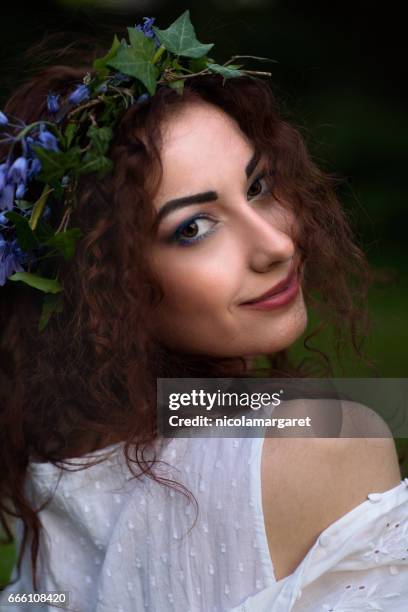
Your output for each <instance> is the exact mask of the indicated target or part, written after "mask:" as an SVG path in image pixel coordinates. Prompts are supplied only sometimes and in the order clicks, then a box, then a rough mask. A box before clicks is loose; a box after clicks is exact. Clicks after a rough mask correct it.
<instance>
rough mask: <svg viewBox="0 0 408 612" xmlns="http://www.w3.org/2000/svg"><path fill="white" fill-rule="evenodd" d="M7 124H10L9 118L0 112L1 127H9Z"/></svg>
mask: <svg viewBox="0 0 408 612" xmlns="http://www.w3.org/2000/svg"><path fill="white" fill-rule="evenodd" d="M7 124H8V118H7V116H6V115H5V114H4V113H2V112H1V111H0V125H7Z"/></svg>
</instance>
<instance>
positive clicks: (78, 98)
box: [68, 85, 90, 104]
mask: <svg viewBox="0 0 408 612" xmlns="http://www.w3.org/2000/svg"><path fill="white" fill-rule="evenodd" d="M89 98H90V92H89V87H88V85H78V87H77V88H76V89H74V91H73V92H72V93H71V94H70V95H69V96H68V101H69V102H71V104H81V102H85V101H86V100H89Z"/></svg>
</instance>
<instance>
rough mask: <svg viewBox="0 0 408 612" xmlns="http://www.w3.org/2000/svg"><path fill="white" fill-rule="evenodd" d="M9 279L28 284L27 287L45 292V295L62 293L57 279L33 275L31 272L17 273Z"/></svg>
mask: <svg viewBox="0 0 408 612" xmlns="http://www.w3.org/2000/svg"><path fill="white" fill-rule="evenodd" d="M9 279H10V280H13V281H21V282H23V283H26V285H30V287H34V288H35V289H39V290H40V291H44V293H59V292H60V291H62V286H61V285H60V283H59V282H58V281H57V280H56V279H54V278H44V277H43V276H39V275H38V274H32V273H31V272H15V273H14V274H12V275H11V276H9Z"/></svg>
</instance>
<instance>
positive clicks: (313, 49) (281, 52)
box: [0, 0, 408, 584]
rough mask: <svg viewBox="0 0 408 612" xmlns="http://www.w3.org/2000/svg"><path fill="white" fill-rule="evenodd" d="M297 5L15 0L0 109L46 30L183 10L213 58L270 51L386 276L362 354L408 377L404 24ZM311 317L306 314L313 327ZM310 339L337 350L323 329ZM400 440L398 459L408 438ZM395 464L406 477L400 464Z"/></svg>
mask: <svg viewBox="0 0 408 612" xmlns="http://www.w3.org/2000/svg"><path fill="white" fill-rule="evenodd" d="M299 5H301V3H299V2H294V1H291V2H283V1H279V0H211V1H207V2H203V1H202V0H200V1H198V0H196V1H194V2H189V3H186V2H174V1H172V2H171V3H170V2H168V1H164V0H153V1H149V0H142V1H137V0H94V1H93V0H60V1H58V0H54V1H51V0H49V1H43V2H41V3H38V2H35V1H33V2H31V3H30V4H24V5H23V4H22V2H20V1H18V0H15V1H14V2H13V3H9V4H8V5H7V6H6V7H4V8H3V10H2V16H1V23H0V33H1V35H0V45H1V53H0V72H1V81H0V82H1V92H0V109H1V107H2V105H3V103H4V100H5V99H6V97H7V95H8V94H9V92H10V91H11V90H12V89H13V87H14V86H15V85H16V84H18V83H19V82H20V81H21V80H22V79H24V76H25V73H26V69H27V65H26V59H25V58H24V57H23V55H22V54H23V52H24V51H25V50H26V49H27V48H28V47H29V46H30V44H32V43H34V42H36V41H39V40H41V39H42V38H43V37H44V36H45V35H48V34H52V33H53V32H60V31H64V32H67V33H68V35H69V36H70V37H71V38H72V40H75V39H77V38H79V37H80V36H81V35H100V36H101V37H102V40H103V41H105V43H106V46H107V47H108V46H109V45H110V42H111V39H112V31H116V32H118V33H119V34H121V35H122V36H124V35H125V28H126V27H127V26H130V25H134V24H136V23H139V22H140V21H141V20H142V17H143V16H155V17H156V19H157V24H158V25H159V26H160V27H162V28H166V27H167V26H168V25H169V24H170V23H171V22H172V21H173V20H174V19H175V18H176V17H177V16H178V15H179V14H181V13H182V12H183V11H184V10H185V9H187V8H189V9H190V12H191V19H192V22H193V24H194V25H195V27H196V31H197V35H198V38H199V39H200V40H201V41H202V42H204V43H208V42H214V43H215V52H214V56H215V57H216V58H217V59H218V60H219V61H220V63H221V61H222V60H225V59H228V58H229V57H230V56H231V55H233V54H235V53H237V54H238V53H248V54H252V55H259V56H265V57H271V58H274V59H276V60H277V62H278V63H276V64H267V65H265V69H266V70H272V72H273V77H272V80H273V84H274V90H275V92H276V95H277V96H278V98H279V99H280V100H281V102H282V107H283V109H284V110H285V112H286V113H288V114H289V117H290V118H291V120H292V121H293V122H294V123H295V124H296V125H298V126H302V133H303V134H304V136H305V138H306V140H307V143H308V145H309V148H310V150H311V151H312V153H313V156H314V159H315V161H316V162H317V163H318V164H319V165H320V166H321V167H322V168H324V169H326V170H328V171H329V172H332V173H335V174H336V175H337V176H339V177H343V178H344V182H343V185H342V187H341V194H340V195H341V198H342V201H343V203H344V206H345V207H346V209H347V211H348V213H349V216H350V219H351V221H352V224H353V227H354V231H355V234H356V236H357V238H358V240H359V242H360V244H361V246H362V247H363V249H364V250H365V252H366V253H367V256H368V259H369V261H370V263H371V264H372V266H374V267H375V268H376V269H377V271H378V273H379V276H381V275H383V274H384V273H387V275H388V276H390V277H391V278H392V279H393V280H392V281H391V282H388V283H378V284H377V285H376V286H375V287H373V289H372V290H371V294H370V311H371V314H372V317H373V321H374V326H373V331H372V333H371V335H370V337H369V338H367V345H366V352H367V354H368V356H369V357H370V358H371V359H372V360H373V361H374V362H375V363H376V366H377V368H378V371H379V374H380V376H382V377H391V378H393V377H396V378H397V377H407V376H408V360H407V345H408V329H407V325H406V312H407V310H408V272H407V268H406V264H405V262H406V259H407V257H406V255H407V248H406V232H407V227H408V224H407V213H406V203H407V195H408V187H407V182H406V178H407V177H406V161H407V160H406V151H407V147H406V143H407V136H408V117H407V114H406V104H405V90H406V84H405V80H404V73H405V55H406V53H405V39H406V34H405V31H404V27H405V22H404V20H403V19H402V15H399V14H398V13H396V12H395V10H394V9H395V7H393V6H390V7H384V6H383V5H381V4H378V5H373V4H371V5H369V4H367V3H355V2H354V3H347V2H336V1H332V2H330V3H320V2H314V3H303V6H299ZM256 68H257V69H260V68H259V65H258V64H257V66H256ZM314 323H315V319H314V317H313V315H312V316H311V317H310V326H312V325H313V324H314ZM308 329H309V328H308ZM307 331H308V330H307ZM306 333H307V332H306ZM314 344H315V345H316V346H318V347H319V348H322V349H324V350H325V351H327V352H328V353H329V354H331V353H332V350H331V347H330V334H324V335H323V336H322V337H321V338H320V339H318V338H316V340H314ZM301 346H302V339H301V340H300V341H299V342H297V343H296V345H295V346H294V348H293V353H294V354H300V352H301ZM334 372H335V375H336V376H343V377H354V376H361V377H364V376H366V377H369V376H372V372H371V371H370V370H369V369H368V368H367V366H365V365H364V364H360V363H358V362H357V361H356V360H355V359H354V358H353V357H352V355H351V354H350V355H349V356H348V358H347V359H346V360H345V362H344V363H343V367H340V366H339V365H338V364H336V363H334ZM396 443H397V447H398V450H399V452H400V454H401V456H402V455H403V453H404V449H405V451H406V450H408V449H407V440H401V439H397V440H396ZM0 469H1V466H0ZM402 470H403V474H404V476H408V463H407V461H406V460H405V462H404V464H403V465H402ZM14 554H15V551H14V548H13V546H12V545H9V546H4V547H2V548H0V584H2V583H4V581H5V580H6V579H7V578H8V575H9V572H10V568H11V565H12V563H13V560H14Z"/></svg>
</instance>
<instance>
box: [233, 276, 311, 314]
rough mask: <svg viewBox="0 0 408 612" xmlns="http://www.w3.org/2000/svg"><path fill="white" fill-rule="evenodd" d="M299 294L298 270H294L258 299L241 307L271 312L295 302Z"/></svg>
mask: <svg viewBox="0 0 408 612" xmlns="http://www.w3.org/2000/svg"><path fill="white" fill-rule="evenodd" d="M298 292H299V279H298V274H297V270H296V269H294V270H292V271H291V272H290V274H289V275H288V276H287V277H286V278H285V279H284V280H283V281H281V282H280V283H278V284H276V285H275V286H274V287H272V288H271V289H269V291H267V292H266V293H263V294H262V295H261V296H259V297H258V298H255V299H254V300H250V301H248V302H243V303H242V304H241V306H245V307H246V308H251V309H255V310H271V309H273V308H280V307H281V306H286V304H289V303H290V302H292V300H294V298H295V297H296V296H297V294H298Z"/></svg>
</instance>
